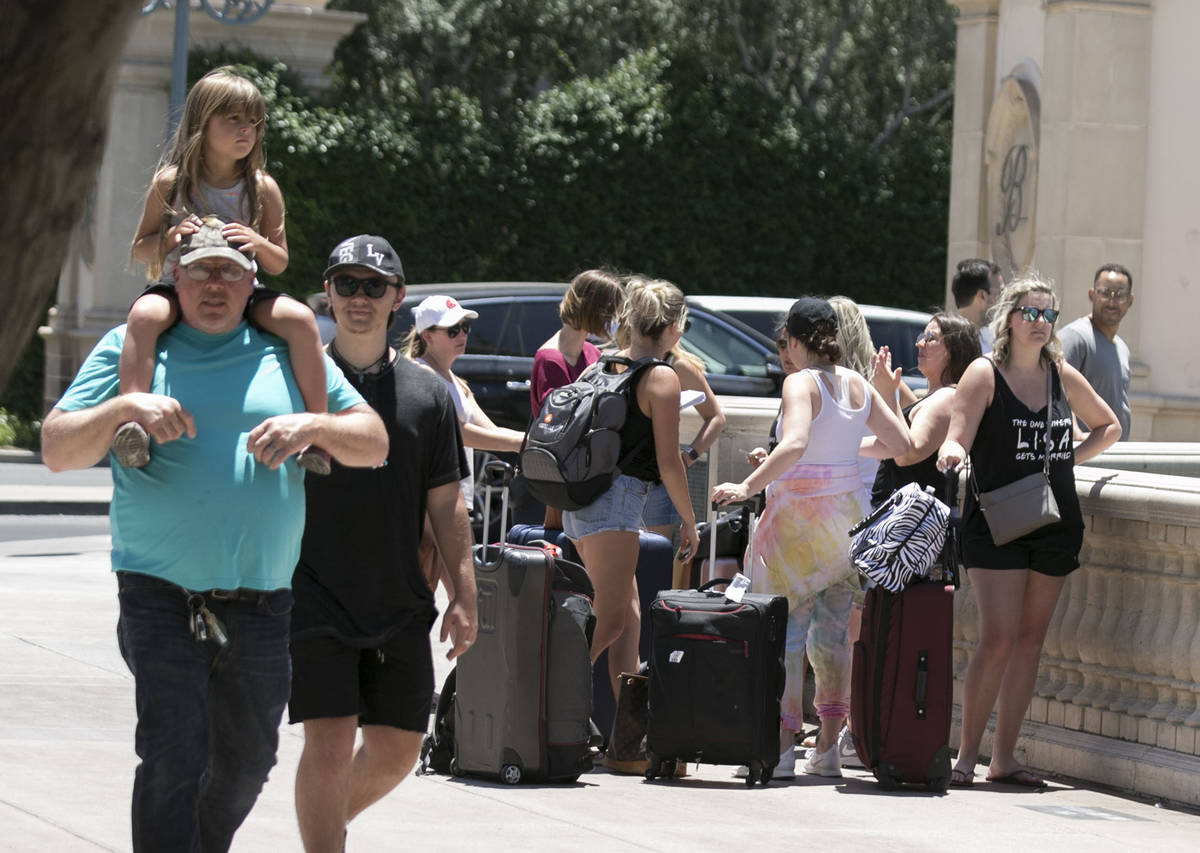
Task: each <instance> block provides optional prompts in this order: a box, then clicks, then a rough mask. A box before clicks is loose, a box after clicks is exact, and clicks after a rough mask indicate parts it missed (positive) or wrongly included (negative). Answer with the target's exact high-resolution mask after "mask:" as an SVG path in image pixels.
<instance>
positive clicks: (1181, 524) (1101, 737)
mask: <svg viewBox="0 0 1200 853" xmlns="http://www.w3.org/2000/svg"><path fill="white" fill-rule="evenodd" d="M721 402H722V405H723V406H724V408H725V415H726V419H727V424H726V428H725V431H724V433H722V435H721V437H720V439H719V440H718V442H717V444H716V446H715V448H714V449H713V451H710V453H709V454H708V455H707V457H706V458H705V460H704V461H705V462H707V463H708V464H707V467H706V469H705V472H704V474H705V476H704V478H703V479H706V480H707V483H708V486H709V488H711V486H712V485H713V484H715V483H717V482H722V481H727V480H734V481H736V480H741V479H742V478H743V477H745V475H746V474H747V473H748V472H749V470H750V468H749V465H747V464H746V462H745V458H744V457H745V453H746V451H747V450H749V449H751V448H753V447H755V446H757V445H764V446H765V444H766V437H767V432H768V430H769V428H770V424H771V421H772V420H773V419H774V417H775V415H776V413H777V412H778V408H779V401H778V400H774V399H758V398H749V397H723V398H722V399H721ZM699 423H700V422H699V418H698V417H696V416H695V414H694V413H688V414H685V415H684V418H683V423H682V425H681V428H680V429H681V434H682V435H683V436H685V437H689V436H691V435H693V434H694V433H695V430H696V429H698V428H699ZM1198 460H1200V448H1198V447H1197V445H1194V444H1180V445H1170V444H1163V443H1150V442H1146V443H1137V442H1134V443H1124V444H1118V445H1117V446H1116V447H1115V448H1114V449H1113V450H1110V451H1109V452H1108V453H1106V454H1104V455H1103V456H1101V457H1099V459H1098V460H1096V462H1097V463H1098V464H1106V465H1107V464H1111V465H1114V466H1124V467H1130V468H1141V469H1150V470H1155V469H1160V470H1177V471H1191V470H1194V469H1195V468H1196V466H1197V464H1198ZM693 470H694V469H693ZM689 479H693V478H692V477H689ZM696 479H700V478H699V477H696ZM1075 479H1076V488H1077V490H1078V492H1079V497H1080V502H1081V505H1082V508H1083V513H1084V519H1085V523H1086V525H1087V533H1086V535H1085V537H1084V546H1083V551H1082V553H1081V555H1080V561H1081V564H1082V568H1081V569H1080V570H1079V571H1077V572H1075V573H1073V574H1072V575H1071V577H1070V579H1069V580H1068V582H1067V585H1066V588H1065V590H1064V591H1063V595H1062V598H1061V599H1060V601H1059V606H1058V610H1057V612H1056V613H1055V615H1054V619H1053V621H1052V623H1051V626H1050V630H1049V634H1048V636H1047V638H1046V645H1045V650H1044V652H1043V658H1042V666H1041V669H1040V671H1039V678H1038V682H1037V686H1036V689H1035V694H1034V698H1033V702H1032V703H1031V706H1030V710H1029V714H1028V719H1027V720H1026V722H1025V724H1024V727H1023V729H1022V737H1021V740H1020V741H1019V743H1018V757H1019V759H1020V760H1022V761H1025V762H1027V763H1028V764H1029V765H1030V766H1032V767H1035V768H1037V769H1039V770H1043V771H1045V772H1049V773H1052V774H1059V775H1063V776H1067V777H1071V778H1076V779H1082V780H1086V781H1089V782H1094V783H1096V784H1100V785H1105V786H1109V787H1112V788H1116V789H1119V790H1122V791H1130V792H1134V793H1137V794H1141V795H1145V796H1150V797H1156V798H1162V799H1166V800H1172V801H1175V802H1181V803H1187V804H1189V805H1192V806H1200V738H1198V737H1197V730H1198V729H1200V479H1196V478H1193V477H1183V476H1169V475H1164V474H1154V473H1147V471H1146V470H1133V471H1130V470H1117V469H1116V468H1111V469H1106V468H1100V467H1080V468H1077V469H1076V471H1075ZM697 497H699V500H696V498H697ZM693 499H694V503H695V504H696V505H697V506H698V508H699V509H700V510H701V512H699V513H698V514H697V517H698V518H702V517H703V515H702V513H703V511H704V507H705V506H707V504H706V502H705V499H706V495H705V496H697V495H693ZM977 618H978V614H977V611H976V608H975V599H974V596H973V595H972V593H971V591H970V582H969V580H968V579H964V585H963V589H962V590H960V591H959V593H958V594H957V595H956V600H955V628H954V662H955V673H956V684H955V697H956V702H957V701H959V696H960V695H961V689H962V683H961V681H962V675H963V672H964V671H965V669H966V665H967V659H968V656H969V654H970V651H971V649H972V647H973V646H974V643H975V642H976V641H977V639H978V630H977ZM956 717H957V709H956ZM951 740H952V744H953V745H954V746H957V744H958V723H957V720H956V723H955V728H954V731H953V733H952V737H951ZM990 748H991V737H990V733H989V734H988V735H985V737H984V742H983V752H984V754H985V755H986V754H987V751H988V750H989V749H990Z"/></svg>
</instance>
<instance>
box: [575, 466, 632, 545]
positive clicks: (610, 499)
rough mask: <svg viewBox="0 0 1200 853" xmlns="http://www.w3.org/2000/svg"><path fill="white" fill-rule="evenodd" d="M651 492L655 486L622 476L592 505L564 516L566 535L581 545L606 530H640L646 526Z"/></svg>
mask: <svg viewBox="0 0 1200 853" xmlns="http://www.w3.org/2000/svg"><path fill="white" fill-rule="evenodd" d="M652 488H654V484H653V483H647V482H646V481H645V480H639V479H638V478H637V477H630V476H628V475H626V474H622V475H620V476H619V477H617V478H616V479H615V480H613V484H612V486H611V487H610V488H609V490H608V491H607V492H605V493H604V494H602V495H601V496H600V497H598V498H596V500H594V501H592V503H590V504H588V505H587V506H585V507H583V508H582V509H577V510H566V511H565V512H563V531H564V532H565V533H566V534H567V536H568V537H570V538H571V539H573V540H574V541H576V542H578V541H579V540H580V539H582V538H583V537H584V536H590V535H592V534H593V533H604V532H605V531H607V530H633V531H637V530H641V529H642V528H643V527H644V526H645V525H644V524H643V522H642V511H643V510H644V509H645V507H646V498H647V496H648V495H649V494H650V490H651V489H652Z"/></svg>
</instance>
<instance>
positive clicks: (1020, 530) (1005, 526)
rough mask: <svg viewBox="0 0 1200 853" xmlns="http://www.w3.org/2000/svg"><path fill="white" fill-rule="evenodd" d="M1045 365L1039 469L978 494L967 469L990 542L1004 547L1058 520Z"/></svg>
mask: <svg viewBox="0 0 1200 853" xmlns="http://www.w3.org/2000/svg"><path fill="white" fill-rule="evenodd" d="M1052 371H1053V366H1051V365H1047V366H1046V440H1045V441H1044V442H1043V443H1042V454H1043V460H1042V470H1041V471H1039V472H1037V473H1036V474H1030V475H1028V476H1027V477H1022V478H1021V479H1019V480H1017V481H1016V482H1013V483H1009V484H1008V485H1005V486H1001V487H1000V488H998V489H992V490H991V491H987V492H980V491H979V485H978V483H976V481H975V471H974V467H972V470H971V488H972V489H973V490H974V492H975V497H976V499H977V500H978V501H979V508H980V509H981V510H982V511H983V517H984V519H985V520H986V521H987V525H988V530H990V531H991V533H992V542H994V543H995V544H996V545H1005V544H1007V543H1009V542H1012V541H1013V540H1014V539H1020V538H1021V537H1022V536H1024V535H1025V534H1027V533H1032V532H1033V531H1035V530H1038V529H1040V528H1042V527H1045V526H1046V525H1047V524H1053V523H1054V522H1056V521H1060V520H1061V519H1062V515H1061V514H1060V513H1059V511H1058V501H1056V500H1055V499H1054V492H1053V491H1052V490H1051V488H1050V446H1051V442H1050V417H1051V409H1052V406H1051V398H1050V395H1051V372H1052Z"/></svg>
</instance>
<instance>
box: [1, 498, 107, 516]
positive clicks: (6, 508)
mask: <svg viewBox="0 0 1200 853" xmlns="http://www.w3.org/2000/svg"><path fill="white" fill-rule="evenodd" d="M0 515H108V501H69V500H64V501H55V500H49V501H36V500H31V501H23V500H12V501H0Z"/></svg>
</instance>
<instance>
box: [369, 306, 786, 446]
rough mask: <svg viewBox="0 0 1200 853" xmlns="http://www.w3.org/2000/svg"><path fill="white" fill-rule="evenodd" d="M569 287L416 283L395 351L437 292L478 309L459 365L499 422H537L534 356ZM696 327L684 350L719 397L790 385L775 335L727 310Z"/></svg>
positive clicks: (701, 312)
mask: <svg viewBox="0 0 1200 853" xmlns="http://www.w3.org/2000/svg"><path fill="white" fill-rule="evenodd" d="M566 290H567V285H565V284H558V283H547V282H475V283H467V284H414V285H411V286H409V287H408V291H407V294H406V296H405V297H404V302H403V304H402V305H401V308H400V310H399V311H398V312H397V314H396V322H395V323H394V324H393V325H392V329H391V331H390V333H389V337H390V339H391V342H392V345H393V346H398V345H399V343H400V341H401V339H402V338H403V337H404V336H405V335H406V334H407V333H408V330H409V329H410V328H412V324H413V321H412V311H413V308H415V307H416V305H417V304H418V303H419V302H420V301H421V300H422V299H424V298H425V297H427V296H429V295H431V294H434V293H444V294H446V295H447V296H453V297H454V298H455V299H457V300H458V301H459V302H460V303H462V305H463V306H464V307H466V308H470V309H471V310H472V311H477V312H478V313H479V317H478V319H476V320H472V321H471V334H470V336H469V337H468V338H467V350H466V353H465V354H463V355H461V356H459V358H458V360H457V361H455V362H454V368H453V370H454V372H455V373H456V374H458V375H459V376H461V377H462V378H463V379H465V380H466V381H467V382H468V383H469V384H470V386H471V390H472V391H474V392H475V395H476V397H478V399H479V403H480V405H481V406H482V407H483V409H484V411H486V412H487V413H488V415H489V416H491V418H492V420H494V421H495V422H496V423H497V424H499V425H501V426H506V427H511V428H513V429H519V430H522V431H523V430H524V429H525V428H526V427H527V426H528V425H529V414H530V413H529V372H530V370H531V369H532V368H533V354H534V353H535V352H536V351H537V349H538V347H540V346H541V345H542V344H543V343H544V342H545V341H546V340H547V339H548V338H549V337H550V336H551V335H553V334H554V333H555V332H556V331H558V329H559V327H560V326H561V325H562V324H561V322H560V321H559V319H558V303H559V302H560V301H561V300H562V296H563V294H564V293H566ZM688 317H689V318H690V320H691V326H690V328H689V329H688V331H687V332H685V333H684V336H683V340H682V342H681V346H682V347H683V349H685V350H686V351H688V352H690V353H692V354H693V355H695V356H697V357H698V358H699V359H700V360H701V361H703V362H704V365H705V368H706V371H707V378H708V384H709V385H710V386H711V387H712V389H713V391H714V393H716V394H734V395H740V396H749V397H771V396H774V397H778V396H779V393H780V387H781V385H782V383H783V371H782V370H781V369H780V367H779V358H778V356H777V355H776V354H775V352H774V347H773V345H772V343H771V341H770V339H769V338H766V337H764V336H763V335H761V334H759V333H758V332H756V331H754V330H753V329H752V328H750V327H749V326H747V325H745V324H743V323H741V322H739V321H737V320H735V319H733V318H732V317H727V316H725V315H723V314H721V313H719V312H716V311H710V310H708V309H705V308H701V307H698V306H691V305H689V311H688Z"/></svg>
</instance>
